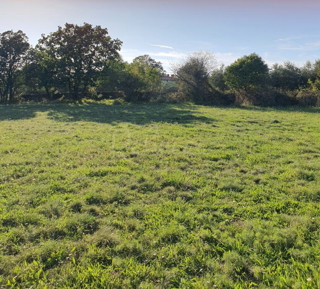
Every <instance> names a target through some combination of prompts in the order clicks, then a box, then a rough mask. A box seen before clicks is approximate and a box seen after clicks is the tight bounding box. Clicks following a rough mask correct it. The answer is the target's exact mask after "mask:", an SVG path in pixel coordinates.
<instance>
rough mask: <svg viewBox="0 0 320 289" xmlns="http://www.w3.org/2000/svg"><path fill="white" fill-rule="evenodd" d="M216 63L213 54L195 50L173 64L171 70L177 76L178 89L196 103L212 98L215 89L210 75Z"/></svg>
mask: <svg viewBox="0 0 320 289" xmlns="http://www.w3.org/2000/svg"><path fill="white" fill-rule="evenodd" d="M216 65H217V62H216V60H215V58H214V55H213V54H211V53H209V52H197V53H193V54H191V55H189V56H188V57H187V59H186V60H184V61H182V62H180V63H178V64H176V65H173V67H172V70H173V72H174V73H175V75H176V77H177V78H178V82H179V88H180V90H181V91H182V92H183V93H185V94H186V95H187V96H189V98H190V99H191V100H193V101H195V102H196V103H205V102H209V101H211V100H212V99H213V92H214V91H215V89H214V88H213V86H212V85H211V83H210V76H211V74H212V72H213V71H214V69H215V68H216Z"/></svg>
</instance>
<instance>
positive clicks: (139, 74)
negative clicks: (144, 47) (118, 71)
mask: <svg viewBox="0 0 320 289" xmlns="http://www.w3.org/2000/svg"><path fill="white" fill-rule="evenodd" d="M128 70H129V73H130V74H131V80H133V82H132V81H130V82H131V84H132V83H134V84H139V86H138V87H137V88H136V89H135V90H134V91H132V93H131V96H132V97H129V98H130V99H128V100H135V101H149V100H150V98H151V97H153V96H155V95H156V94H157V93H158V92H159V90H160V87H161V76H162V74H163V73H164V70H163V67H162V64H161V62H157V61H155V60H154V59H152V58H151V57H150V56H149V55H143V56H138V57H136V58H135V59H134V60H133V62H132V63H131V64H130V65H129V66H128Z"/></svg>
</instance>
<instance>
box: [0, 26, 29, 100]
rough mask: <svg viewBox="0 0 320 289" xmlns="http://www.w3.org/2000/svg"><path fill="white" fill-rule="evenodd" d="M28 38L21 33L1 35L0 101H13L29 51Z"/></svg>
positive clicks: (4, 33)
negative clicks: (18, 79)
mask: <svg viewBox="0 0 320 289" xmlns="http://www.w3.org/2000/svg"><path fill="white" fill-rule="evenodd" d="M29 46H30V45H29V43H28V38H27V36H26V35H25V34H24V33H23V32H22V31H21V30H19V31H17V32H13V31H12V30H11V31H6V32H3V33H1V34H0V101H1V102H2V103H10V102H12V101H13V97H14V93H15V89H16V88H17V87H16V84H17V78H18V76H19V73H20V72H21V70H22V68H23V65H24V63H25V59H26V54H27V51H28V49H29Z"/></svg>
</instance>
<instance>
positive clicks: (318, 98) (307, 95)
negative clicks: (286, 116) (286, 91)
mask: <svg viewBox="0 0 320 289" xmlns="http://www.w3.org/2000/svg"><path fill="white" fill-rule="evenodd" d="M297 102H298V104H299V105H301V106H320V92H319V91H310V90H302V91H300V92H299V93H298V95H297Z"/></svg>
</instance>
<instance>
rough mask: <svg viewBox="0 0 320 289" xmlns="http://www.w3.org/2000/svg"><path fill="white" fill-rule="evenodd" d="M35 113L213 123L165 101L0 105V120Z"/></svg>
mask: <svg viewBox="0 0 320 289" xmlns="http://www.w3.org/2000/svg"><path fill="white" fill-rule="evenodd" d="M38 112H48V118H49V119H52V120H55V121H60V122H77V121H88V122H97V123H108V124H117V123H120V122H129V123H133V124H138V125H144V124H148V123H152V122H166V123H179V124H188V123H193V122H196V121H201V122H207V123H210V122H213V121H214V120H213V119H211V118H207V117H204V116H197V115H195V112H196V109H195V107H194V106H191V105H167V104H131V105H119V106H117V105H105V104H97V103H94V104H85V105H78V104H66V103H65V104H63V103H58V104H50V103H49V104H27V105H9V106H0V121H3V120H19V119H29V118H34V117H35V116H36V114H37V113H38Z"/></svg>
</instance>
